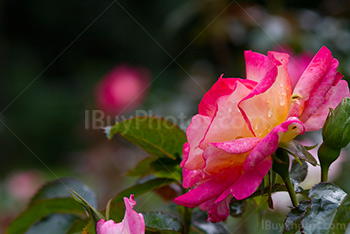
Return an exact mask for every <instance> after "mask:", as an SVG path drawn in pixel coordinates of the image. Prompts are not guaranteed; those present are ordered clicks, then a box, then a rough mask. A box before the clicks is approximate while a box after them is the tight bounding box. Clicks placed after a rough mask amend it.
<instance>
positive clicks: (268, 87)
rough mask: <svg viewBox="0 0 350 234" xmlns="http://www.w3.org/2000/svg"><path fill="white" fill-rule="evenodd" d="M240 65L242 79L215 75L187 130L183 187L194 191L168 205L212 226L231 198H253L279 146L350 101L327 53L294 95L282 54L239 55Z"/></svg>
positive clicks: (318, 125)
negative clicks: (198, 212)
mask: <svg viewBox="0 0 350 234" xmlns="http://www.w3.org/2000/svg"><path fill="white" fill-rule="evenodd" d="M245 59H246V75H247V79H240V78H223V77H222V76H221V77H220V78H219V80H218V81H217V82H216V83H215V84H214V85H213V86H212V88H211V89H210V90H209V91H208V92H207V93H206V94H205V95H204V97H203V99H202V101H201V103H200V104H199V110H198V112H199V113H198V114H197V115H195V116H194V117H193V118H192V121H191V124H190V125H189V127H188V128H187V131H186V135H187V139H188V142H187V143H186V144H185V145H184V148H183V161H182V163H181V167H182V168H183V187H185V188H191V187H193V188H192V189H191V190H190V191H189V192H188V193H186V194H184V195H182V196H180V197H177V198H176V199H175V203H177V204H179V205H183V206H187V207H191V208H193V207H197V206H199V207H200V208H201V209H202V210H204V211H208V215H209V217H208V220H211V221H212V222H220V221H223V220H225V219H226V218H227V217H228V215H229V202H230V201H231V199H232V198H233V197H235V198H236V199H244V198H247V197H249V196H250V195H251V194H252V193H253V192H254V191H256V189H257V188H258V186H259V185H260V183H261V181H262V179H263V177H264V176H265V175H266V174H267V172H268V171H269V170H270V168H271V165H272V158H271V155H272V154H273V153H274V152H275V151H276V149H277V147H278V144H279V143H280V142H288V141H290V140H292V139H294V138H295V137H296V136H297V135H299V134H303V133H304V132H305V131H314V130H318V129H320V128H321V127H322V126H323V124H324V122H325V119H326V117H327V114H328V111H329V108H335V107H336V105H337V104H338V103H339V102H340V101H341V100H342V98H344V97H345V96H349V87H348V84H347V82H346V81H344V80H341V78H342V75H341V74H340V73H339V72H337V67H338V64H339V63H338V61H337V60H336V59H335V58H333V56H332V54H331V52H330V51H329V49H328V48H326V47H322V48H321V49H320V50H319V52H318V53H317V54H316V55H315V57H314V58H313V60H312V61H311V62H310V64H309V65H308V67H307V68H306V70H305V71H304V72H303V74H302V75H301V77H300V79H299V80H298V82H297V84H296V86H295V88H294V89H292V86H291V79H290V75H289V71H288V62H289V55H288V54H286V53H278V52H274V51H270V52H268V54H267V56H265V55H262V54H259V53H255V52H251V51H246V52H245Z"/></svg>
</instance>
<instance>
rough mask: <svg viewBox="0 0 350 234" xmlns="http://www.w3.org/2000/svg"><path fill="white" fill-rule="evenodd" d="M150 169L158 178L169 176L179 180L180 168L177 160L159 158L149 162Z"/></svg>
mask: <svg viewBox="0 0 350 234" xmlns="http://www.w3.org/2000/svg"><path fill="white" fill-rule="evenodd" d="M151 169H152V172H153V173H154V175H155V176H157V177H159V178H170V179H174V180H177V181H181V175H182V170H181V167H180V161H179V160H172V159H170V158H160V159H159V160H155V161H154V162H152V163H151Z"/></svg>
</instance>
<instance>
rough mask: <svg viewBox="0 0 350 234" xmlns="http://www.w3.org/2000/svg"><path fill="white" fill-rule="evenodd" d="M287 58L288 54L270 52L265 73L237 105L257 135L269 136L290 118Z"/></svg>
mask: <svg viewBox="0 0 350 234" xmlns="http://www.w3.org/2000/svg"><path fill="white" fill-rule="evenodd" d="M288 60H289V56H288V55H287V54H284V53H277V52H269V54H268V60H267V62H266V69H265V71H266V73H265V76H264V77H263V79H261V80H260V82H259V83H258V85H257V86H256V87H255V88H254V89H253V90H252V91H251V93H249V95H247V96H246V97H245V98H243V99H242V100H241V101H240V102H239V104H238V106H239V108H240V110H241V112H242V114H243V116H244V118H245V120H246V121H247V124H248V125H249V126H250V129H251V131H252V132H254V134H255V135H256V136H258V137H264V136H266V134H267V133H269V132H270V130H271V129H272V128H273V126H276V125H278V124H281V123H282V122H283V121H284V120H285V118H286V117H287V114H288V108H289V98H290V95H291V84H290V78H289V75H288V69H287V64H288Z"/></svg>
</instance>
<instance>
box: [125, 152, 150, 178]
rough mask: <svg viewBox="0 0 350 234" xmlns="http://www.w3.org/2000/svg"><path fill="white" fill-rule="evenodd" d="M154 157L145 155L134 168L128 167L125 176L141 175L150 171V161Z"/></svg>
mask: <svg viewBox="0 0 350 234" xmlns="http://www.w3.org/2000/svg"><path fill="white" fill-rule="evenodd" d="M155 160H156V159H155V158H154V157H147V158H144V159H143V160H141V161H140V162H139V163H138V164H137V165H136V166H135V167H134V168H132V169H130V170H129V171H128V172H127V173H126V175H127V176H135V177H142V176H146V175H149V174H151V173H152V170H151V163H152V162H154V161H155Z"/></svg>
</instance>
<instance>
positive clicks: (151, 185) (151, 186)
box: [109, 178, 175, 222]
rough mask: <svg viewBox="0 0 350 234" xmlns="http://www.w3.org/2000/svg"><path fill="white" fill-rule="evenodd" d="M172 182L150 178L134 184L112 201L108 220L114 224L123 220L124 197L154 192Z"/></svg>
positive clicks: (170, 180)
mask: <svg viewBox="0 0 350 234" xmlns="http://www.w3.org/2000/svg"><path fill="white" fill-rule="evenodd" d="M146 179H147V178H146ZM173 182H175V181H174V180H172V179H164V178H152V179H148V180H144V181H141V182H139V183H136V184H135V185H133V186H131V187H129V188H127V189H125V190H124V191H122V192H120V193H119V194H118V195H117V196H115V197H114V199H113V200H112V202H111V206H110V214H109V215H110V218H111V219H113V220H114V221H116V222H120V221H121V220H122V219H123V217H124V212H125V206H124V203H123V198H124V197H130V194H134V196H135V197H137V196H140V195H142V194H144V193H146V192H148V191H150V190H156V189H158V188H161V187H163V186H165V185H168V184H171V183H173Z"/></svg>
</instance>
